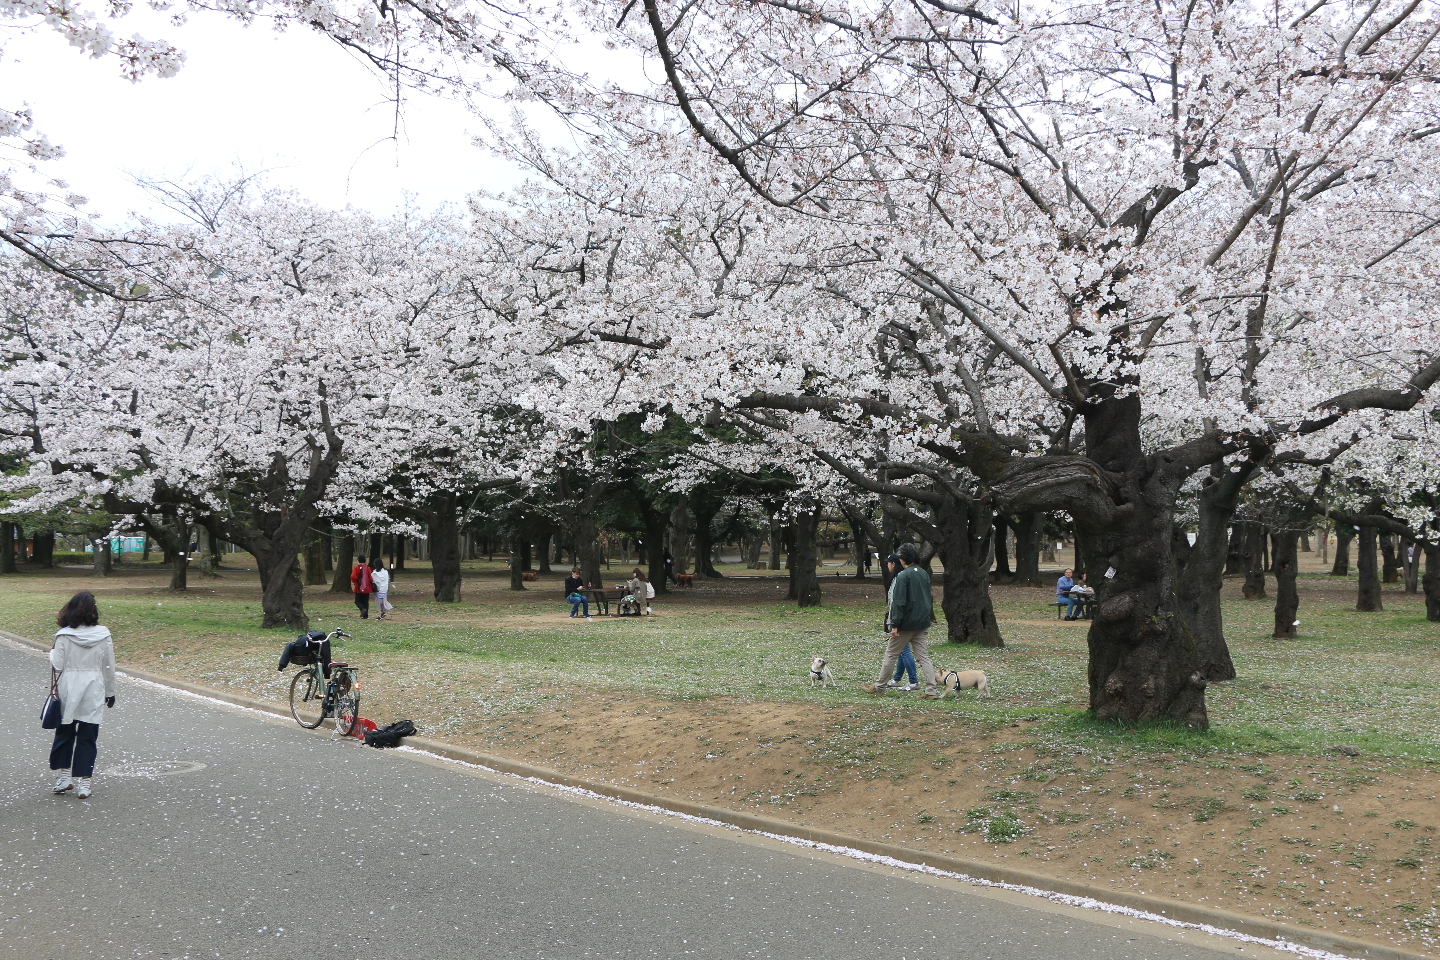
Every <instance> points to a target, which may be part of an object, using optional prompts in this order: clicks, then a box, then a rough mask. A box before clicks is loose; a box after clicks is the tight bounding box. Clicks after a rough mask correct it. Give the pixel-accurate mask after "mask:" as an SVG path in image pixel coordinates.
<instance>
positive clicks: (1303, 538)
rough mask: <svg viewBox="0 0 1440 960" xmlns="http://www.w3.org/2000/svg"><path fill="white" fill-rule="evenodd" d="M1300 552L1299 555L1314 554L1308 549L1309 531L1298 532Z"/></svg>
mask: <svg viewBox="0 0 1440 960" xmlns="http://www.w3.org/2000/svg"><path fill="white" fill-rule="evenodd" d="M1300 552H1301V553H1314V552H1315V551H1314V550H1311V549H1310V531H1309V530H1302V531H1301V532H1300ZM1277 562H1278V561H1277Z"/></svg>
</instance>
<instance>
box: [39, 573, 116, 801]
mask: <svg viewBox="0 0 1440 960" xmlns="http://www.w3.org/2000/svg"><path fill="white" fill-rule="evenodd" d="M55 623H56V625H57V626H59V627H60V629H59V630H58V631H56V633H55V645H54V646H53V647H51V648H50V666H51V667H53V668H55V670H56V671H58V672H59V674H60V677H59V680H58V681H57V683H56V690H57V693H58V694H59V697H60V708H61V716H60V726H58V727H56V728H55V742H54V743H53V744H52V745H51V747H50V769H51V770H55V771H58V772H59V778H58V779H57V780H56V781H55V792H56V793H64V792H65V791H67V790H69V789H70V788H71V787H74V788H75V795H76V796H77V797H79V798H80V799H82V800H83V799H85V798H86V797H88V796H90V790H91V786H90V777H91V776H92V775H93V774H94V772H95V753H96V747H95V741H96V740H97V739H98V738H99V736H100V717H101V716H102V714H103V713H104V712H105V710H106V709H108V708H110V707H113V706H115V643H114V641H113V640H112V639H111V638H110V631H109V630H108V629H107V628H105V627H102V626H100V610H99V608H98V607H96V606H95V595H94V594H93V593H91V592H90V591H88V590H82V591H80V592H79V593H77V594H75V596H73V597H71V598H70V602H69V603H67V604H65V606H63V607H61V608H60V615H59V616H58V617H56V618H55Z"/></svg>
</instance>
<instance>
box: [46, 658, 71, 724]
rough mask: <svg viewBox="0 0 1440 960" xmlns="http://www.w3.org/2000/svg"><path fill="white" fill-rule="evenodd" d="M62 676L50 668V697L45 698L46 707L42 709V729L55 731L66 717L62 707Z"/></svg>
mask: <svg viewBox="0 0 1440 960" xmlns="http://www.w3.org/2000/svg"><path fill="white" fill-rule="evenodd" d="M59 684H60V674H59V673H58V672H56V670H55V668H54V667H51V668H50V696H48V697H46V698H45V706H43V707H41V708H40V729H41V730H54V729H55V728H56V727H58V726H60V720H61V718H63V717H64V715H65V711H64V710H62V709H61V707H60V686H59Z"/></svg>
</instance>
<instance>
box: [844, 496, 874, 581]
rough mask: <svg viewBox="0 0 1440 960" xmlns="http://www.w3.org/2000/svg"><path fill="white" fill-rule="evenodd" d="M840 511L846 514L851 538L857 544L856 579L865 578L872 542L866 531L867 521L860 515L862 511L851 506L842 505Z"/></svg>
mask: <svg viewBox="0 0 1440 960" xmlns="http://www.w3.org/2000/svg"><path fill="white" fill-rule="evenodd" d="M840 512H841V513H843V514H844V515H845V522H846V523H847V524H849V525H850V538H851V541H852V542H853V543H854V544H855V579H856V580H864V579H865V559H866V558H867V557H869V556H870V543H869V539H868V537H867V535H866V532H865V521H864V519H863V518H862V517H861V516H860V511H858V510H855V509H852V508H851V507H845V506H842V507H841V508H840Z"/></svg>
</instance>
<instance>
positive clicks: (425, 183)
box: [0, 5, 517, 222]
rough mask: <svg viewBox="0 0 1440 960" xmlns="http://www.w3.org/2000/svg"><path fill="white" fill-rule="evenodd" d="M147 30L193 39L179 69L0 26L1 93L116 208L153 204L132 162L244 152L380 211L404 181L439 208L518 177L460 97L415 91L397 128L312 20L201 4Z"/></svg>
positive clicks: (317, 196) (248, 162) (111, 216)
mask: <svg viewBox="0 0 1440 960" xmlns="http://www.w3.org/2000/svg"><path fill="white" fill-rule="evenodd" d="M137 9H143V5H137ZM116 32H117V33H119V34H121V35H126V36H128V35H129V34H130V33H132V32H136V28H135V27H133V26H130V27H124V28H121V29H117V31H116ZM139 32H140V33H141V34H142V35H143V36H145V37H147V38H148V39H156V38H163V39H165V40H168V41H170V42H171V43H173V44H175V45H176V46H178V47H180V48H181V49H182V50H184V51H185V52H186V54H187V57H188V60H187V62H186V64H185V67H184V68H183V69H182V70H181V71H180V73H179V75H177V76H175V77H173V78H170V79H165V80H157V79H154V78H147V79H145V80H142V81H140V82H139V83H136V84H132V83H129V82H127V81H125V80H122V79H120V78H119V70H118V69H117V64H116V63H115V62H114V61H113V60H91V59H88V58H86V57H84V56H83V55H82V54H80V53H79V52H78V51H76V50H75V49H73V48H71V47H69V46H67V45H66V44H65V43H64V41H63V40H61V39H60V38H59V37H58V36H56V35H55V34H54V33H53V31H49V30H39V31H36V32H35V33H33V34H29V35H20V36H13V35H8V31H6V33H5V34H0V36H4V37H6V38H5V40H4V50H3V58H0V59H3V63H0V91H3V96H4V103H5V106H7V107H10V108H12V109H13V108H14V107H16V106H18V105H19V103H21V102H25V103H28V104H29V106H30V107H31V109H32V110H33V112H34V114H35V126H36V128H37V129H38V130H40V131H42V132H44V133H45V134H46V135H47V136H48V137H49V138H50V140H51V141H52V142H55V143H58V144H60V145H61V146H63V147H64V148H65V150H66V153H67V156H66V157H65V158H64V159H63V160H60V161H58V162H57V163H55V164H54V166H50V165H47V170H48V171H49V172H51V173H52V174H53V175H59V176H63V177H64V178H65V179H66V180H67V181H68V182H69V185H70V188H71V189H72V190H74V191H75V192H77V193H80V194H83V195H85V196H86V197H88V198H89V199H90V204H89V207H90V209H91V210H92V211H93V212H99V213H101V214H102V215H103V216H104V219H105V220H106V221H109V222H115V221H117V220H119V219H122V218H123V217H124V215H125V214H126V213H128V212H129V211H131V210H134V209H139V208H144V209H147V210H151V211H152V212H153V208H152V207H150V206H149V205H148V203H147V201H146V199H145V197H144V195H143V193H142V192H141V191H139V190H138V189H136V188H135V187H134V186H133V185H132V184H131V183H130V181H129V178H128V176H127V173H128V172H133V173H138V174H145V175H150V176H159V177H164V178H169V179H178V178H181V177H183V176H184V175H185V174H186V172H187V171H194V172H197V173H224V172H225V171H227V170H229V169H231V168H232V167H233V165H234V164H235V163H236V162H239V163H240V164H242V165H243V166H244V168H245V169H246V170H247V171H254V170H259V169H268V170H270V171H272V172H271V173H270V174H269V175H268V177H267V178H266V179H267V181H268V182H269V183H271V184H275V185H288V186H293V187H295V188H296V189H297V190H298V191H299V192H300V193H301V194H303V195H304V196H306V197H308V198H309V199H311V200H314V201H316V202H318V203H321V204H323V205H325V206H329V207H343V206H345V205H347V204H349V205H352V206H356V207H362V208H365V209H367V210H371V211H373V212H375V213H378V214H388V213H391V212H393V211H394V210H395V209H397V207H398V206H399V205H400V203H401V202H402V196H403V193H404V191H407V190H408V191H410V192H412V193H414V194H416V195H417V200H418V202H419V204H420V205H421V206H422V207H425V208H430V207H433V206H435V205H437V204H440V203H444V202H452V201H453V202H458V201H461V200H463V199H464V198H465V196H466V194H468V193H469V192H471V191H473V190H476V189H482V188H483V189H499V188H504V187H507V186H510V185H512V184H513V183H515V182H516V179H517V177H516V174H515V173H514V171H512V170H511V169H509V168H508V167H506V166H505V165H503V164H502V163H501V162H499V161H497V160H495V159H494V158H492V157H491V156H490V155H489V154H488V153H486V152H484V151H482V150H480V149H478V148H476V147H474V146H472V145H471V144H470V136H469V133H468V131H469V130H471V129H475V128H477V127H478V124H477V122H476V121H475V119H474V118H473V117H471V116H470V114H469V113H468V112H467V111H466V110H465V109H464V108H463V107H461V106H460V105H458V104H455V103H451V102H447V101H441V100H436V99H433V98H429V97H413V98H410V99H408V100H407V101H406V104H405V108H404V111H403V114H402V117H401V120H400V130H399V136H398V138H397V137H396V136H395V125H396V118H395V108H394V104H393V103H392V102H391V101H390V100H389V96H390V93H389V91H388V90H387V89H386V88H385V86H384V85H383V83H382V82H381V81H380V79H379V78H377V76H376V75H375V73H374V72H373V71H371V70H370V69H368V68H367V67H366V66H364V65H362V64H361V63H360V62H358V61H357V60H356V59H355V58H354V56H353V55H351V54H348V53H346V52H345V51H344V50H342V49H341V48H340V47H339V46H337V45H336V44H334V43H333V42H331V41H329V40H326V39H325V38H323V37H321V36H319V35H318V34H316V33H314V32H312V31H309V30H304V29H299V28H292V29H291V30H289V31H287V32H285V33H279V34H277V33H275V32H274V31H273V30H272V29H270V28H269V27H268V26H256V27H250V28H245V27H241V26H239V25H238V24H236V23H235V22H233V21H228V20H225V19H222V18H217V17H213V16H212V17H201V16H199V15H197V16H195V17H194V18H193V19H192V21H191V23H190V24H188V25H187V26H185V27H183V28H176V27H173V26H171V25H169V24H167V23H165V22H163V21H156V22H152V23H148V24H145V25H144V28H143V29H141V30H140V31H139Z"/></svg>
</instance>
